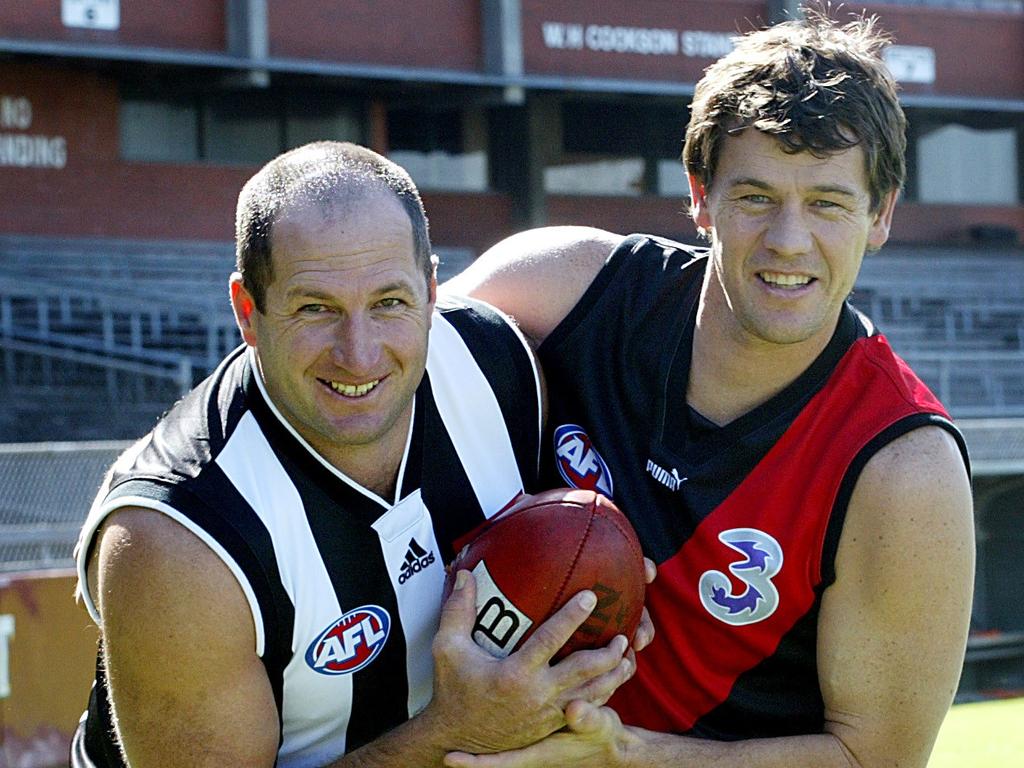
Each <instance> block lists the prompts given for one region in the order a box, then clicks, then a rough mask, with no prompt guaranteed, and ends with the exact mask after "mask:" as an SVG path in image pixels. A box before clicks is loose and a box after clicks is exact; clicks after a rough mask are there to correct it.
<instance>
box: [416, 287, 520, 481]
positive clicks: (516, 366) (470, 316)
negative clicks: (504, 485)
mask: <svg viewBox="0 0 1024 768" xmlns="http://www.w3.org/2000/svg"><path fill="white" fill-rule="evenodd" d="M460 300H462V299H461V298H460ZM464 301H465V302H466V303H467V304H469V305H470V307H471V309H462V308H459V309H446V310H442V316H443V317H444V319H445V320H447V321H448V322H449V323H451V324H452V326H453V327H454V328H455V329H456V330H457V331H458V333H459V336H461V337H462V340H463V341H464V342H465V343H466V346H467V347H469V349H470V351H471V352H472V353H473V358H474V359H475V360H476V363H477V365H479V366H480V370H481V371H483V374H484V375H485V376H486V377H487V381H488V383H489V384H490V386H491V388H492V389H493V390H494V394H495V396H496V397H497V399H498V406H499V407H500V408H501V415H502V418H504V420H505V425H506V427H507V428H508V434H509V437H510V438H511V440H512V448H513V450H514V452H515V456H516V463H517V464H518V465H519V474H520V475H521V476H522V478H523V485H524V486H526V487H527V488H531V487H533V486H534V485H535V484H536V478H537V456H538V453H539V450H540V443H539V440H540V435H539V424H540V413H539V407H540V404H539V403H538V402H537V394H536V393H537V385H536V383H535V382H536V380H535V378H534V372H533V364H532V363H531V361H530V355H529V353H528V352H527V350H526V348H525V347H524V346H523V342H522V341H521V340H520V339H519V337H518V336H517V334H516V333H515V331H513V330H512V329H511V328H509V327H508V323H507V322H506V321H505V320H504V319H502V318H501V317H498V316H497V315H495V313H494V310H492V309H490V308H489V307H486V306H484V305H481V304H479V303H477V302H474V301H472V300H469V299H467V300H464ZM498 329H500V331H501V332H500V333H499V332H497V331H498ZM499 340H501V341H499ZM499 343H502V344H503V345H504V346H503V348H501V349H500V350H499V349H496V348H495V347H496V345H497V344H499ZM501 352H504V353H505V354H500V353H501ZM425 477H426V476H425Z"/></svg>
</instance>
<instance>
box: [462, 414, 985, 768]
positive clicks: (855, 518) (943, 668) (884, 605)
mask: <svg viewBox="0 0 1024 768" xmlns="http://www.w3.org/2000/svg"><path fill="white" fill-rule="evenodd" d="M973 572H974V521H973V515H972V512H971V492H970V483H969V480H968V478H967V473H966V472H965V470H964V466H963V461H962V459H961V457H960V453H959V450H958V448H957V446H956V444H955V442H954V440H953V439H952V437H951V436H950V435H949V434H948V433H947V432H945V431H944V430H942V429H940V428H937V427H924V428H921V429H917V430H914V431H913V432H910V433H909V434H907V435H905V436H903V437H901V438H899V439H897V440H895V441H894V442H893V443H891V444H890V445H888V446H886V447H885V448H883V449H882V450H881V451H879V452H878V454H876V455H875V456H874V457H873V458H872V459H871V460H870V461H869V462H868V463H867V465H866V466H865V468H864V470H863V472H862V474H861V477H860V479H859V480H858V482H857V485H856V488H855V490H854V493H853V496H852V498H851V500H850V504H849V509H848V512H847V516H846V523H845V526H844V530H843V535H842V539H841V542H840V545H839V551H838V554H837V559H836V573H837V578H836V583H835V584H834V585H833V586H832V587H830V588H829V589H828V590H826V592H825V596H824V598H823V601H822V607H821V613H820V616H819V624H818V626H819V635H818V673H819V682H820V685H821V690H822V694H823V697H824V701H825V720H826V722H825V728H824V733H822V734H816V735H807V736H797V737H787V738H776V739H752V740H748V741H738V742H713V741H705V740H700V739H694V738H688V737H684V736H676V735H672V734H661V733H654V732H651V731H645V730H642V729H638V728H630V727H623V726H622V724H621V723H620V721H619V718H618V716H617V715H616V714H615V712H613V711H612V710H611V709H608V708H607V707H602V708H596V707H593V706H592V705H589V704H587V703H584V702H578V703H574V704H573V705H571V706H570V708H569V710H568V712H567V720H568V724H569V729H568V730H567V731H566V732H563V733H558V734H555V735H553V736H552V737H550V738H548V739H545V740H544V741H543V742H540V743H538V744H536V745H533V746H530V747H526V748H524V749H521V750H517V751H514V752H506V753H504V754H502V755H491V756H479V757H472V756H469V755H466V754H455V755H450V756H449V757H448V758H446V765H449V766H452V767H453V768H454V767H459V768H513V767H515V768H525V767H527V766H538V767H539V766H544V765H573V766H614V765H622V766H664V765H673V766H695V767H696V766H699V767H700V768H715V767H716V766H736V765H743V766H746V768H832V767H833V766H835V767H836V768H852V767H857V768H875V767H876V766H878V767H879V768H880V767H881V766H896V765H898V766H907V767H908V768H910V767H913V766H922V767H923V766H925V765H926V763H927V760H928V755H929V753H930V751H931V748H932V745H933V743H934V740H935V736H936V734H937V733H938V729H939V726H940V725H941V723H942V719H943V717H944V716H945V714H946V712H947V710H948V709H949V705H950V703H951V701H952V698H953V694H954V693H955V691H956V685H957V681H958V679H959V675H960V670H961V667H962V664H963V654H964V647H965V645H966V639H967V629H968V624H969V619H970V606H971V593H972V586H973Z"/></svg>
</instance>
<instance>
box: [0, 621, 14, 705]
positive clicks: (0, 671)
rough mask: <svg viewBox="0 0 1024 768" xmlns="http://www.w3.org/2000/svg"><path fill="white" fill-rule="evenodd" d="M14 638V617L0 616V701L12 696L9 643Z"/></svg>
mask: <svg viewBox="0 0 1024 768" xmlns="http://www.w3.org/2000/svg"><path fill="white" fill-rule="evenodd" d="M12 637H14V617H13V616H11V615H10V614H7V613H5V614H3V615H2V616H0V699H6V698H7V697H8V696H10V695H11V667H10V656H9V655H8V644H7V641H8V640H10V639H11V638H12Z"/></svg>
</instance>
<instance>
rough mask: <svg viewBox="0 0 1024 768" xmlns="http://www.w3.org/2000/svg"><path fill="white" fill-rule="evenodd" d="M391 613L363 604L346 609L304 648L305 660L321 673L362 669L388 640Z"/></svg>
mask: <svg viewBox="0 0 1024 768" xmlns="http://www.w3.org/2000/svg"><path fill="white" fill-rule="evenodd" d="M390 628H391V617H390V616H389V615H388V612H387V611H385V610H384V609H383V608H381V607H379V606H376V605H364V606H362V607H361V608H356V609H355V610H353V611H349V612H348V613H346V614H345V615H344V616H342V617H341V618H340V619H338V620H337V621H335V622H334V623H332V624H331V625H330V626H329V627H327V629H325V630H324V631H323V632H321V633H320V636H319V637H318V638H317V639H316V640H314V641H313V642H312V643H311V644H310V646H309V649H308V650H307V651H306V664H308V665H309V667H310V669H312V670H313V671H314V672H319V673H320V674H322V675H347V674H350V673H352V672H355V671H356V670H359V669H362V668H363V667H365V666H366V665H367V664H369V663H370V662H371V661H373V660H374V659H375V658H377V654H379V653H380V652H381V649H383V648H384V644H385V643H386V642H387V641H388V632H389V630H390Z"/></svg>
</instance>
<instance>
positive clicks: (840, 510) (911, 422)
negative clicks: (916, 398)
mask: <svg viewBox="0 0 1024 768" xmlns="http://www.w3.org/2000/svg"><path fill="white" fill-rule="evenodd" d="M925 426H936V427H941V428H942V429H945V430H946V431H947V432H949V433H950V434H951V435H952V436H953V439H954V440H955V441H956V444H957V447H958V448H959V449H960V455H961V457H962V458H963V460H964V466H965V468H966V469H967V474H968V477H969V476H970V473H971V462H970V458H969V456H968V454H967V443H966V442H965V441H964V437H963V435H962V434H961V433H960V430H959V429H957V428H956V425H955V424H953V422H951V421H950V420H949V419H947V418H945V417H944V416H942V415H940V414H937V413H915V414H911V415H910V416H905V417H904V418H902V419H900V420H899V421H896V422H895V423H893V424H891V425H889V426H888V427H886V428H885V429H884V430H882V431H881V432H879V433H878V434H877V435H875V437H873V438H872V439H871V440H870V441H868V443H867V444H866V445H865V446H864V447H863V448H861V449H860V451H858V452H857V455H856V457H854V459H853V461H852V462H850V466H849V467H848V468H847V470H846V474H845V475H844V476H843V481H842V483H841V484H840V486H839V491H838V493H837V494H836V500H835V503H834V504H833V506H832V514H831V516H830V517H829V521H828V526H827V528H826V530H825V537H824V541H823V543H822V551H821V582H820V584H819V586H818V590H819V591H824V590H825V589H827V588H828V587H830V586H831V585H832V584H833V583H834V582H835V580H836V569H835V565H836V553H837V552H838V551H839V540H840V538H841V536H842V531H843V523H844V522H845V521H846V511H847V509H848V508H849V504H850V498H851V497H852V496H853V489H854V487H855V486H856V484H857V480H858V479H859V478H860V473H861V472H862V471H863V469H864V467H865V466H866V465H867V463H868V461H870V460H871V457H873V456H874V455H875V454H876V453H878V452H879V451H880V450H881V449H882V448H884V447H885V446H886V445H888V444H889V443H891V442H892V441H893V440H895V439H896V438H898V437H902V436H903V435H905V434H907V433H908V432H910V431H911V430H914V429H917V428H918V427H925Z"/></svg>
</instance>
